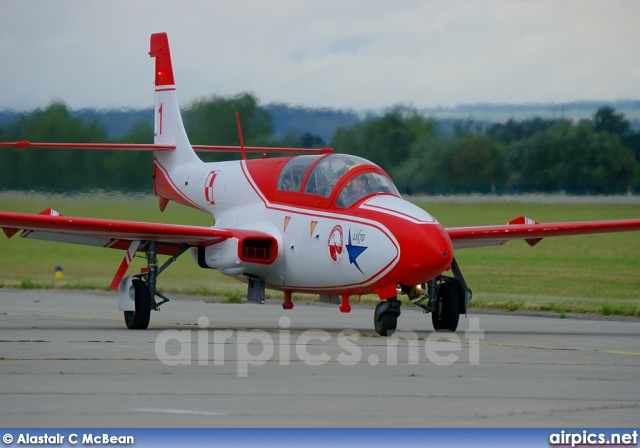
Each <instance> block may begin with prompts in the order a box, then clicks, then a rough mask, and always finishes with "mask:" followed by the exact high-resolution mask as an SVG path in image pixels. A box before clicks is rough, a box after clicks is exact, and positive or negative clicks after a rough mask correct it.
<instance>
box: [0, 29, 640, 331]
mask: <svg viewBox="0 0 640 448" xmlns="http://www.w3.org/2000/svg"><path fill="white" fill-rule="evenodd" d="M149 55H150V56H151V57H153V58H155V134H154V143H153V144H148V145H122V144H82V143H74V144H68V143H30V142H7V143H0V146H5V147H24V148H27V147H45V148H57V147H64V148H79V149H128V150H140V151H154V172H153V178H154V193H155V194H156V195H157V196H158V198H159V206H160V209H161V210H164V209H165V207H166V206H167V204H168V202H169V201H174V202H177V203H180V204H184V205H187V206H189V207H194V208H196V209H199V210H202V211H203V212H206V213H210V214H211V215H212V216H213V217H214V219H215V225H214V226H213V227H210V228H206V227H197V226H186V225H169V224H160V223H146V222H132V221H116V220H108V219H90V218H79V217H68V216H63V215H60V214H59V213H58V212H56V211H54V210H51V209H48V210H45V211H43V212H41V213H39V214H24V213H10V212H0V227H2V229H3V231H4V233H5V234H6V235H7V236H8V237H12V236H14V235H15V234H17V233H19V232H21V233H20V237H22V238H33V239H40V240H48V241H58V242H65V243H76V244H84V245H90V246H98V247H108V248H114V249H121V250H124V251H126V253H125V256H124V259H123V260H122V263H121V265H120V267H119V268H118V270H117V272H116V274H115V277H114V279H113V281H112V283H111V288H112V289H119V305H120V310H121V311H124V320H125V323H126V325H127V327H128V328H130V329H146V328H147V327H148V325H149V321H150V313H151V310H157V309H158V308H159V307H160V306H161V305H162V304H164V303H166V302H167V301H168V299H167V298H166V297H165V296H164V295H163V294H161V293H160V292H158V290H157V287H156V285H157V281H158V277H159V276H160V274H161V273H162V272H163V271H164V269H165V268H167V267H168V266H169V265H170V264H171V263H172V262H173V261H175V259H176V258H177V257H178V256H180V255H182V254H183V253H185V252H187V251H188V252H190V253H191V255H192V257H193V259H194V261H195V263H196V264H197V265H198V266H200V267H201V268H205V269H217V270H218V271H220V272H221V273H223V274H225V275H228V276H231V277H234V278H236V279H238V280H241V281H244V282H246V283H248V292H247V297H248V299H249V300H252V301H256V302H264V297H265V288H270V289H275V290H280V291H282V292H284V303H283V304H282V307H283V308H284V309H291V308H293V302H292V300H291V295H292V294H293V293H294V292H301V293H311V294H319V295H320V298H321V300H323V301H328V302H332V303H340V311H342V312H349V311H350V309H351V307H350V304H349V297H350V296H351V295H361V294H371V293H373V294H377V295H378V296H379V298H380V302H379V303H378V305H377V306H376V308H375V312H374V326H375V330H376V332H377V333H378V334H380V335H382V336H386V335H388V334H391V333H393V332H394V331H395V329H396V326H397V319H398V316H400V301H399V300H398V298H397V296H398V295H399V294H407V295H408V296H409V298H410V299H411V300H412V301H413V302H414V303H415V304H416V305H417V306H419V307H421V308H423V309H424V310H425V311H427V312H430V313H431V315H432V322H433V326H434V328H435V329H436V330H441V329H442V330H450V331H455V330H456V328H457V326H458V321H459V316H460V314H461V313H465V312H466V309H467V305H468V303H469V301H470V300H471V296H472V295H471V290H470V289H469V287H468V286H467V283H466V282H465V280H464V277H463V275H462V272H461V271H460V269H459V267H458V264H457V263H456V260H455V258H454V249H455V250H457V249H459V248H470V247H478V246H489V245H500V244H504V243H505V242H507V241H509V240H513V239H524V240H525V241H527V242H528V243H529V244H530V245H532V246H533V245H535V244H536V243H537V242H539V241H540V240H541V239H542V238H543V237H547V236H563V235H581V234H590V233H603V232H621V231H631V230H640V219H639V220H617V221H589V222H568V223H551V224H538V223H536V222H534V221H532V220H529V219H527V218H524V217H520V218H517V219H515V220H513V221H511V222H510V223H508V224H506V225H495V226H482V227H458V228H444V227H443V226H441V225H440V224H439V223H438V221H436V219H434V218H433V217H432V216H431V215H430V214H429V213H427V212H426V211H424V210H423V209H421V208H419V207H417V206H416V205H414V204H412V203H410V202H408V201H406V200H404V199H402V197H401V196H400V194H399V193H398V190H397V189H396V187H395V186H394V183H393V181H392V180H391V178H390V177H389V175H388V174H387V173H386V172H385V171H384V170H383V169H382V168H380V167H379V166H377V165H375V164H373V163H371V162H369V161H367V160H365V159H362V158H360V157H354V156H350V155H346V154H336V153H334V152H333V150H331V149H329V148H323V149H318V150H299V149H291V148H257V147H245V146H244V143H243V140H242V133H241V130H240V122H239V119H238V118H237V116H236V118H237V119H238V131H239V138H240V147H239V148H235V147H222V146H202V145H191V144H190V143H189V140H188V138H187V135H186V132H185V129H184V127H183V124H182V119H181V116H180V111H179V108H178V101H177V96H176V86H175V82H174V75H173V67H172V63H171V56H170V52H169V42H168V38H167V35H166V33H158V34H153V35H151V49H150V52H149ZM206 150H239V151H241V153H242V156H243V157H242V160H240V161H226V162H214V163H204V162H202V161H201V160H200V159H199V158H198V156H197V155H196V153H195V152H194V151H206ZM250 151H258V152H261V153H262V152H281V153H286V152H288V151H296V152H297V153H298V154H300V155H296V156H288V157H274V158H264V157H263V158H261V159H247V158H246V153H247V152H250ZM137 252H142V253H144V256H145V258H146V261H147V269H144V270H143V272H141V273H139V274H135V275H130V276H127V277H125V273H126V271H127V268H128V266H129V264H130V262H131V259H132V257H134V256H135V254H136V253H137ZM158 254H161V255H168V256H169V258H168V260H167V261H166V262H165V263H164V265H163V266H161V267H159V266H158V260H157V256H158ZM448 270H450V271H451V272H452V274H453V275H452V276H445V275H443V273H444V272H446V271H448Z"/></svg>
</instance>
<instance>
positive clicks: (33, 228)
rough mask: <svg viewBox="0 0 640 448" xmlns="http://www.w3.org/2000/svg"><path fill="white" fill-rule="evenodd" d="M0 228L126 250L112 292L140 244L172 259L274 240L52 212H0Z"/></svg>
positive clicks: (246, 232) (255, 233)
mask: <svg viewBox="0 0 640 448" xmlns="http://www.w3.org/2000/svg"><path fill="white" fill-rule="evenodd" d="M0 228H2V230H3V231H4V233H5V235H7V237H9V238H11V237H12V236H14V235H15V234H17V233H19V232H22V233H21V234H20V237H21V238H32V239H39V240H46V241H56V242H62V243H74V244H83V245H87V246H96V247H108V248H113V249H122V250H126V251H127V254H125V257H124V260H123V261H122V264H121V266H120V268H119V269H118V272H117V273H116V277H115V278H114V280H113V282H112V284H111V287H112V289H113V288H115V287H117V284H118V283H119V282H120V280H121V279H122V277H123V275H124V273H125V271H126V269H127V267H128V266H129V263H130V262H131V258H132V257H133V256H134V255H135V252H136V251H141V250H144V247H142V246H141V245H140V242H141V241H156V242H157V253H159V254H163V255H170V256H174V255H176V254H178V253H181V252H182V251H184V250H185V249H186V248H188V247H194V246H201V247H206V246H211V245H213V244H217V243H220V242H222V241H224V240H227V239H229V238H238V239H239V240H244V239H247V238H257V239H269V240H272V239H273V237H272V236H271V235H268V234H266V233H263V232H258V231H252V230H240V229H216V228H210V227H199V226H186V225H174V224H158V223H149V222H137V221H118V220H111V219H95V218H77V217H69V216H63V215H60V214H59V213H58V212H56V211H55V210H52V209H47V210H44V211H43V212H41V213H39V214H29V213H13V212H0Z"/></svg>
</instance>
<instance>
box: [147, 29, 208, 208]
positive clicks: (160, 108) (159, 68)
mask: <svg viewBox="0 0 640 448" xmlns="http://www.w3.org/2000/svg"><path fill="white" fill-rule="evenodd" d="M149 56H151V57H152V58H155V59H156V61H155V111H154V115H155V123H154V143H155V144H167V145H175V147H176V149H175V150H173V151H156V152H155V160H154V165H155V166H154V191H155V193H156V195H158V196H159V197H160V208H161V209H164V207H165V206H166V204H167V202H168V200H169V199H172V200H176V199H177V198H179V197H180V196H181V194H180V192H179V191H176V186H175V185H173V182H172V181H171V177H170V172H171V170H172V168H174V167H176V166H179V165H185V164H191V163H202V162H201V160H200V159H199V158H198V156H197V155H196V153H195V152H194V151H193V148H192V147H191V144H190V143H189V139H188V137H187V133H186V132H185V129H184V125H183V123H182V117H181V115H180V109H179V107H178V97H177V96H176V85H175V81H174V77H173V66H172V64H171V53H170V51H169V39H168V37H167V33H156V34H152V35H151V43H150V50H149ZM176 195H177V197H176ZM179 202H181V201H179Z"/></svg>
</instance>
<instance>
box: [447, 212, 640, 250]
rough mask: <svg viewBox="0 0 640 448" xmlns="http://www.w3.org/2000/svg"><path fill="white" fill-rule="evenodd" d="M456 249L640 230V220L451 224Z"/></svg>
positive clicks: (525, 219) (526, 219) (450, 230)
mask: <svg viewBox="0 0 640 448" xmlns="http://www.w3.org/2000/svg"><path fill="white" fill-rule="evenodd" d="M445 230H446V231H447V233H448V234H449V237H450V238H451V242H452V243H453V247H454V248H456V249H460V248H466V247H482V246H498V245H502V244H504V243H506V242H508V241H511V240H525V241H526V242H527V243H528V244H529V245H531V246H534V245H536V244H537V243H538V242H540V240H542V238H545V237H548V236H570V235H588V234H594V233H610V232H627V231H632V230H640V219H627V220H611V221H582V222H555V223H546V224H540V223H537V222H535V221H532V220H530V219H528V218H525V217H523V216H521V217H519V218H516V219H514V220H513V221H510V222H509V223H507V224H505V225H497V226H475V227H449V228H447V229H445Z"/></svg>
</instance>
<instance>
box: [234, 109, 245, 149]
mask: <svg viewBox="0 0 640 448" xmlns="http://www.w3.org/2000/svg"><path fill="white" fill-rule="evenodd" d="M236 123H238V137H240V151H242V160H247V154H246V153H245V152H244V139H243V138H242V127H241V126H240V114H239V113H238V112H236Z"/></svg>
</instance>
